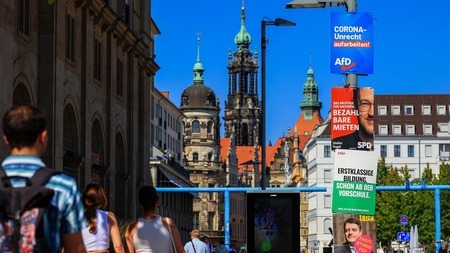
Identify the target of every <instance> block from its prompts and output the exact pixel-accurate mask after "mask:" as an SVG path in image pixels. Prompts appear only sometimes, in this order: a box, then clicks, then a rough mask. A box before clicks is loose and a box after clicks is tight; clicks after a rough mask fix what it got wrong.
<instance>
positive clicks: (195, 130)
mask: <svg viewBox="0 0 450 253" xmlns="http://www.w3.org/2000/svg"><path fill="white" fill-rule="evenodd" d="M192 133H200V122H198V120H194V121H192Z"/></svg>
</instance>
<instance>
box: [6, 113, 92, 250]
mask: <svg viewBox="0 0 450 253" xmlns="http://www.w3.org/2000/svg"><path fill="white" fill-rule="evenodd" d="M3 140H4V141H5V143H6V145H7V146H8V147H9V148H10V150H11V154H10V156H8V157H6V159H5V160H4V161H3V163H2V165H1V166H2V167H3V169H4V170H5V173H6V175H7V176H8V177H16V178H15V180H11V183H12V186H13V187H22V186H25V184H26V179H27V178H31V177H32V176H33V175H34V174H35V173H36V171H38V170H39V169H40V168H42V167H45V164H44V162H43V161H42V160H41V158H40V157H42V156H43V155H44V154H45V152H46V150H47V144H48V133H47V129H46V119H45V116H44V114H43V113H42V111H41V110H39V109H38V108H36V107H34V106H31V105H20V106H14V107H12V108H11V109H9V110H8V111H7V112H6V113H5V115H4V116H3ZM20 177H22V178H20ZM45 187H46V188H49V189H52V190H53V191H54V194H53V197H52V201H51V203H50V208H48V209H47V210H46V211H45V212H44V213H43V215H44V216H45V217H44V218H43V219H42V220H41V221H42V222H43V224H42V225H43V226H42V227H43V228H44V231H43V234H44V237H45V241H46V245H47V246H48V250H46V251H45V252H46V253H48V252H60V251H61V249H62V248H64V252H65V253H72V252H73V253H75V252H76V253H79V252H86V249H85V247H84V244H83V239H82V237H81V230H82V229H83V228H84V227H85V226H86V219H85V217H84V211H83V204H82V203H81V195H80V192H79V190H78V187H77V182H76V181H75V180H74V179H73V178H72V177H70V176H68V175H66V174H63V173H59V174H55V175H53V176H52V177H51V178H50V179H49V180H48V181H47V183H46V184H45ZM34 225H36V224H34ZM39 226H40V225H39ZM27 227H28V228H33V224H28V226H27ZM34 228H35V227H34ZM22 230H23V231H24V232H23V231H22ZM25 230H28V229H21V231H20V233H21V234H22V233H27V234H28V235H31V236H33V237H34V236H35V233H33V232H34V231H32V232H30V231H25ZM22 235H23V236H24V237H25V235H24V234H22ZM6 238H7V236H5V235H3V234H2V231H0V245H2V246H4V245H5V244H6V242H5V241H4V240H6ZM30 245H31V246H33V247H34V246H36V245H37V244H36V242H35V241H33V240H32V241H31V244H30ZM30 245H28V246H30ZM29 249H30V248H27V250H29ZM34 250H37V249H34ZM2 252H3V251H2ZM27 252H28V251H27ZM33 252H35V251H33Z"/></svg>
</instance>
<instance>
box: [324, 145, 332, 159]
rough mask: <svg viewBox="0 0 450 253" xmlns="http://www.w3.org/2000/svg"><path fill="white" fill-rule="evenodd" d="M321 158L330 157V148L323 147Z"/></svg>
mask: <svg viewBox="0 0 450 253" xmlns="http://www.w3.org/2000/svg"><path fill="white" fill-rule="evenodd" d="M323 157H331V146H330V145H325V146H324V147H323Z"/></svg>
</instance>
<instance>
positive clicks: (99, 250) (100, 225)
mask: <svg viewBox="0 0 450 253" xmlns="http://www.w3.org/2000/svg"><path fill="white" fill-rule="evenodd" d="M82 200H83V204H84V208H85V211H84V214H85V215H86V219H87V225H88V227H87V228H85V229H83V230H82V231H81V235H82V237H83V242H84V246H85V247H86V250H87V251H88V252H95V253H107V252H109V244H110V240H111V241H112V242H113V247H114V251H115V252H116V253H124V252H125V250H124V248H123V245H122V240H121V239H120V233H119V225H118V224H117V219H116V216H115V215H114V213H112V212H108V211H104V210H101V209H103V208H105V206H106V205H107V204H108V200H107V199H106V195H105V191H104V190H103V187H101V186H100V185H98V184H88V185H87V186H86V187H85V188H84V191H83V194H82Z"/></svg>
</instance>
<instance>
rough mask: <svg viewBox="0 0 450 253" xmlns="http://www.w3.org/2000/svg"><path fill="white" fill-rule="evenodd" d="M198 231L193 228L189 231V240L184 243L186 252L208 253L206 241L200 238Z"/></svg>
mask: <svg viewBox="0 0 450 253" xmlns="http://www.w3.org/2000/svg"><path fill="white" fill-rule="evenodd" d="M199 237H200V231H198V230H197V229H194V230H192V231H191V240H190V241H189V242H187V243H186V244H185V245H184V250H185V251H186V253H210V252H209V250H208V246H207V245H206V243H204V242H202V241H201V240H200V239H199Z"/></svg>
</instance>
